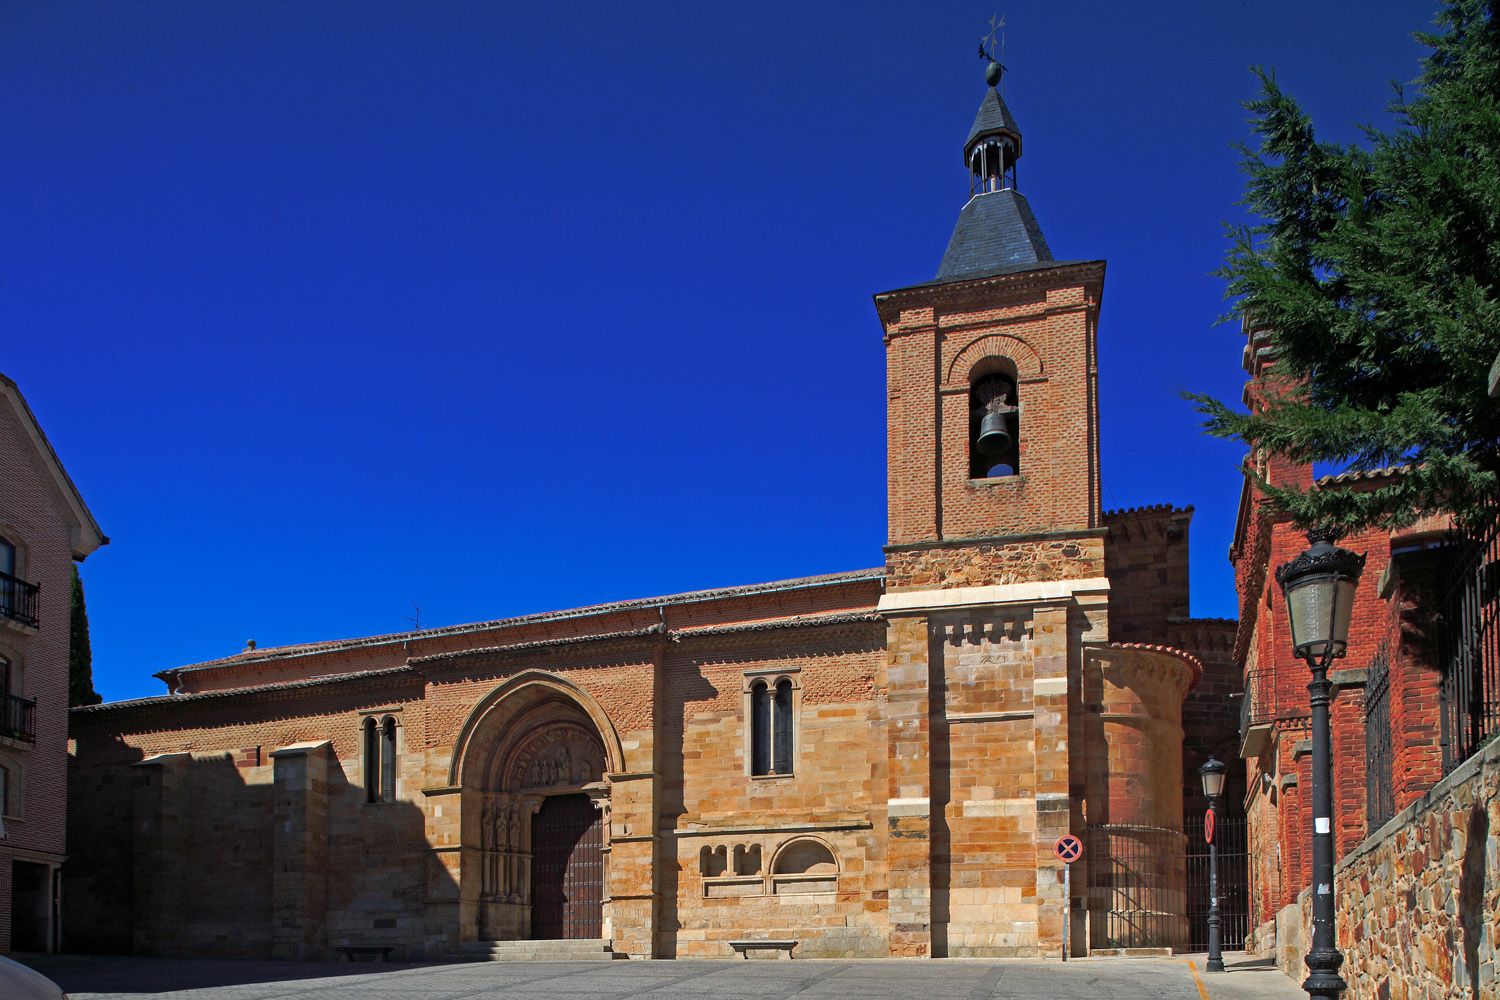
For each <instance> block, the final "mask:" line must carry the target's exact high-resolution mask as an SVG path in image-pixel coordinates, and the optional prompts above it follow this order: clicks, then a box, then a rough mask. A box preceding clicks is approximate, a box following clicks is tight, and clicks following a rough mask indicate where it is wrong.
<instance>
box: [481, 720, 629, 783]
mask: <svg viewBox="0 0 1500 1000" xmlns="http://www.w3.org/2000/svg"><path fill="white" fill-rule="evenodd" d="M603 775H604V747H603V746H601V745H600V743H599V739H598V737H596V736H594V734H593V733H591V732H589V731H588V730H587V729H585V728H584V727H583V726H582V725H580V724H578V723H569V722H554V723H551V724H548V725H543V726H540V727H538V728H537V729H534V730H532V731H531V732H530V733H528V734H527V735H526V736H525V737H524V738H522V739H521V740H519V741H518V742H517V743H516V745H515V748H514V749H513V750H511V752H510V755H509V759H508V760H507V761H506V763H505V765H504V767H503V769H502V770H501V788H503V789H522V788H556V787H558V786H559V785H569V786H578V787H581V786H583V785H586V784H588V783H589V782H591V781H598V780H599V779H600V778H601V777H603Z"/></svg>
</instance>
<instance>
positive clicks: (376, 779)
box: [364, 719, 380, 802]
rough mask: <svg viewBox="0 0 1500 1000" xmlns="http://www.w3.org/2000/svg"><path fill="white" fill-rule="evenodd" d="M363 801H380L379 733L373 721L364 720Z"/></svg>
mask: <svg viewBox="0 0 1500 1000" xmlns="http://www.w3.org/2000/svg"><path fill="white" fill-rule="evenodd" d="M364 764H365V801H366V802H378V801H380V731H379V728H378V727H377V726H376V725H375V720H374V719H366V720H365V750H364Z"/></svg>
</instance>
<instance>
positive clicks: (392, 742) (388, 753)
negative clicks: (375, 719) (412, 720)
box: [380, 715, 396, 802]
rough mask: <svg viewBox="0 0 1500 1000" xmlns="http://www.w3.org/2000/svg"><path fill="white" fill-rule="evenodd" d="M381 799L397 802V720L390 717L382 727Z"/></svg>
mask: <svg viewBox="0 0 1500 1000" xmlns="http://www.w3.org/2000/svg"><path fill="white" fill-rule="evenodd" d="M380 799H381V801H382V802H395V801H396V720H395V719H393V718H391V717H390V716H389V715H387V716H386V717H385V722H384V723H382V724H381V727H380Z"/></svg>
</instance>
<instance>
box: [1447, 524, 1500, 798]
mask: <svg viewBox="0 0 1500 1000" xmlns="http://www.w3.org/2000/svg"><path fill="white" fill-rule="evenodd" d="M1446 575H1447V578H1448V580H1449V581H1450V583H1449V585H1448V589H1447V591H1446V592H1445V593H1444V595H1443V598H1442V600H1441V603H1440V605H1439V607H1440V609H1441V617H1440V620H1439V643H1440V645H1439V657H1440V659H1439V662H1440V663H1441V665H1442V668H1443V681H1442V688H1441V690H1442V698H1441V699H1440V701H1441V711H1440V714H1441V716H1442V737H1441V738H1442V746H1443V773H1444V774H1447V773H1448V772H1450V771H1452V770H1453V769H1454V768H1456V767H1458V765H1460V764H1462V763H1463V762H1464V761H1466V760H1468V759H1469V758H1470V757H1472V756H1473V755H1474V754H1475V753H1476V752H1477V751H1478V750H1479V749H1480V747H1482V746H1484V745H1485V744H1486V743H1488V742H1489V741H1490V740H1492V739H1494V738H1495V735H1496V734H1497V733H1500V508H1496V509H1495V510H1494V511H1492V512H1491V513H1490V516H1489V517H1488V518H1487V519H1486V520H1485V521H1484V522H1483V524H1482V526H1481V527H1480V528H1479V530H1478V531H1476V532H1474V533H1472V534H1470V535H1468V536H1466V537H1464V538H1462V539H1459V540H1457V541H1456V542H1455V545H1454V558H1453V562H1452V563H1451V564H1450V567H1449V570H1448V572H1447V574H1446Z"/></svg>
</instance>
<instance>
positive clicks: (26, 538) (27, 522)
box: [0, 398, 73, 951]
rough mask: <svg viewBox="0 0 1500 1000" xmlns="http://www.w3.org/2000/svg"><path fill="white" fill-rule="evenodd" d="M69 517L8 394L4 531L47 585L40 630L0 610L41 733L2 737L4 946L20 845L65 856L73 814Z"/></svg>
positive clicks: (0, 921)
mask: <svg viewBox="0 0 1500 1000" xmlns="http://www.w3.org/2000/svg"><path fill="white" fill-rule="evenodd" d="M69 526H70V520H69V516H68V514H67V511H66V508H65V506H64V503H63V499H62V497H61V496H59V495H58V492H57V487H56V485H55V484H54V483H53V481H52V478H51V476H50V475H49V474H48V472H47V470H46V468H45V467H44V466H43V464H42V459H41V456H40V455H38V454H37V452H36V449H35V448H34V447H33V446H32V444H31V442H30V440H29V439H28V438H27V436H26V434H25V431H24V429H23V425H22V424H21V421H20V419H19V418H18V417H17V415H16V414H15V412H14V411H13V410H12V409H11V407H10V406H9V405H8V403H7V401H6V400H5V399H4V398H0V535H3V536H4V537H5V538H6V539H7V540H8V541H10V542H11V543H12V544H13V545H15V546H16V548H17V550H18V552H17V562H18V566H17V570H18V575H19V576H20V577H21V578H22V579H24V580H27V581H29V582H31V583H39V584H41V593H40V595H39V607H38V617H39V618H40V620H41V624H40V626H39V627H37V628H32V627H29V626H25V625H21V624H19V623H17V622H14V621H12V620H10V619H9V618H4V617H0V654H3V655H4V656H5V657H6V658H8V659H9V660H11V662H12V664H13V680H12V693H13V694H17V695H20V696H23V697H26V698H34V699H36V710H35V712H36V715H35V720H36V741H35V743H28V742H25V741H20V740H9V739H4V738H0V765H3V766H5V767H6V768H8V769H9V770H10V773H11V775H12V777H11V798H12V803H11V806H10V809H9V810H8V811H7V813H6V815H5V833H6V838H5V840H4V841H3V842H0V951H9V950H10V945H11V905H10V889H11V873H12V868H11V865H12V861H11V858H12V852H14V851H24V852H30V854H31V857H30V858H29V860H36V858H37V856H41V857H46V858H49V859H55V860H56V861H59V862H60V861H62V858H63V856H64V851H65V833H66V829H65V824H66V817H67V797H66V780H67V760H68V757H67V740H68V636H69V631H68V627H69V615H70V611H71V608H70V594H71V590H70V588H71V585H72V578H71V573H72V551H73V549H72V538H71V534H70V527H69Z"/></svg>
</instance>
